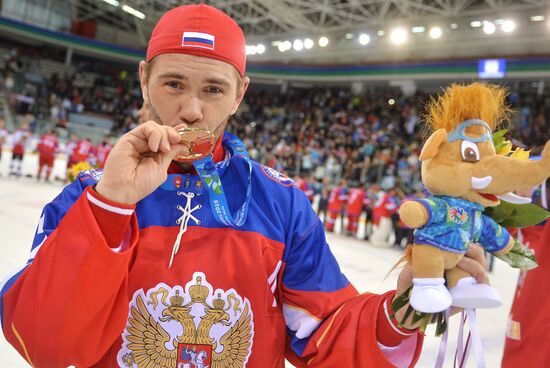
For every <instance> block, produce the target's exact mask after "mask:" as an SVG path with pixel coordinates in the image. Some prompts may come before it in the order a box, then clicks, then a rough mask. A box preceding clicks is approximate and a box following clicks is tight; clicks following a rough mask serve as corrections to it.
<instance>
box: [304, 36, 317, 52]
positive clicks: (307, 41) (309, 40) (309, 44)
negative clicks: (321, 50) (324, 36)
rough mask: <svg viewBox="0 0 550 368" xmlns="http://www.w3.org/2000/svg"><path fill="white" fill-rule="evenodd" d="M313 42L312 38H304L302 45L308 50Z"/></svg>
mask: <svg viewBox="0 0 550 368" xmlns="http://www.w3.org/2000/svg"><path fill="white" fill-rule="evenodd" d="M314 44H315V42H313V40H312V39H311V38H306V39H305V40H304V47H305V48H306V49H307V50H309V49H311V48H312V47H313V45H314Z"/></svg>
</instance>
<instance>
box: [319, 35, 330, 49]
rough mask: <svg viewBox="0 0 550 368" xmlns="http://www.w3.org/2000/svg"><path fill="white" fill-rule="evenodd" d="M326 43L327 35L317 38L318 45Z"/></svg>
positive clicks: (324, 45)
mask: <svg viewBox="0 0 550 368" xmlns="http://www.w3.org/2000/svg"><path fill="white" fill-rule="evenodd" d="M327 45H328V37H325V36H322V37H320V38H319V46H321V47H326V46H327Z"/></svg>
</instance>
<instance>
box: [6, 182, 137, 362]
mask: <svg viewBox="0 0 550 368" xmlns="http://www.w3.org/2000/svg"><path fill="white" fill-rule="evenodd" d="M94 183H95V180H94V179H92V178H91V177H90V176H89V175H88V176H87V177H86V176H83V174H80V176H79V178H77V180H76V181H75V182H74V183H72V184H71V185H69V186H68V187H67V188H65V190H64V191H63V192H62V193H61V194H60V195H59V196H58V197H57V198H56V199H54V200H53V201H52V202H51V203H49V204H48V205H47V206H46V207H45V208H44V211H43V213H42V217H41V219H40V223H39V225H38V230H37V232H36V235H35V239H34V242H33V248H32V252H31V255H30V257H29V260H28V262H27V263H26V264H25V265H24V266H23V267H22V268H21V269H20V270H19V272H16V273H14V274H12V275H11V276H9V277H8V278H6V279H5V283H2V284H0V291H1V294H0V295H1V299H0V302H1V303H0V311H1V312H2V328H3V332H4V335H5V337H6V340H8V341H9V342H10V343H11V344H12V345H13V346H14V347H15V348H16V349H17V351H18V352H19V353H20V354H21V355H22V356H23V357H24V358H25V359H26V360H27V361H28V363H29V364H30V365H32V366H35V367H67V366H69V365H76V366H79V367H90V366H92V365H94V364H95V363H97V362H98V360H99V359H101V357H102V356H103V355H104V354H105V352H106V351H107V350H108V349H109V347H110V346H111V345H112V344H113V342H114V341H115V340H116V339H117V338H118V337H119V336H120V332H121V331H122V329H123V328H124V326H125V324H126V320H127V318H128V292H127V282H128V281H127V279H128V269H129V267H130V266H129V265H130V262H131V259H132V254H133V252H134V247H135V244H136V243H137V238H138V232H137V228H138V225H137V219H136V217H135V214H133V210H132V209H131V208H118V210H119V211H118V213H115V212H112V210H111V211H108V210H106V209H105V207H107V208H114V206H115V205H114V204H111V205H110V206H109V204H108V203H105V202H101V199H102V198H101V197H100V196H99V195H98V194H97V193H95V191H93V190H91V189H90V188H86V187H87V186H89V185H91V184H94ZM91 197H93V198H91ZM97 203H100V204H99V205H98V204H97ZM101 203H103V205H101ZM119 207H120V206H119ZM105 224H107V225H105ZM111 225H112V226H111ZM128 225H130V226H128ZM130 229H135V230H133V231H130ZM119 230H121V232H120V231H119ZM121 234H122V235H121ZM125 235H127V236H128V238H127V240H126V241H124V242H121V239H122V238H123V237H124V236H125ZM116 239H118V240H116ZM117 241H118V245H125V247H126V248H127V250H126V251H120V252H118V251H116V250H115V249H113V248H114V246H113V245H111V243H112V242H115V243H116V242H117Z"/></svg>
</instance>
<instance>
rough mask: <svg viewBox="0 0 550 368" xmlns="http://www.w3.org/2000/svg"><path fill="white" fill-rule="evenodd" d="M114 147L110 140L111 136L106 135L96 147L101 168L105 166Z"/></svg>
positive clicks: (98, 163)
mask: <svg viewBox="0 0 550 368" xmlns="http://www.w3.org/2000/svg"><path fill="white" fill-rule="evenodd" d="M112 149H113V145H112V144H111V142H110V138H109V137H108V136H105V137H104V138H103V141H102V142H101V143H100V144H98V145H97V147H96V148H95V155H96V159H97V166H98V167H99V168H101V169H103V168H104V167H105V161H107V157H108V156H109V153H111V150H112Z"/></svg>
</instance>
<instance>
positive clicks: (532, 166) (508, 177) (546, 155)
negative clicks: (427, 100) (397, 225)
mask: <svg viewBox="0 0 550 368" xmlns="http://www.w3.org/2000/svg"><path fill="white" fill-rule="evenodd" d="M474 123H475V122H474ZM420 159H421V160H422V181H423V182H424V185H425V186H426V188H427V189H428V190H429V191H430V192H431V193H432V194H435V195H448V196H452V197H461V198H464V199H467V200H470V201H472V202H477V203H479V204H481V205H483V206H485V207H488V206H496V205H498V204H499V203H500V199H503V200H505V201H507V202H512V203H526V202H530V199H529V198H522V197H519V196H517V195H515V194H514V193H512V192H513V191H515V190H519V189H525V188H531V187H534V186H536V185H538V184H539V183H541V182H542V181H543V180H544V179H545V178H546V177H547V176H549V175H550V142H549V143H547V144H546V147H545V149H544V151H543V154H542V158H541V160H539V161H530V160H519V159H516V158H512V157H507V156H504V155H498V154H496V152H495V147H494V145H493V143H492V140H491V135H490V130H488V128H486V127H485V126H483V125H477V124H473V125H470V126H466V127H465V126H461V124H459V125H458V127H457V129H455V130H453V131H452V132H451V133H447V132H446V130H445V129H438V130H437V131H435V132H434V133H433V134H432V135H431V136H430V138H429V139H428V141H427V142H426V144H425V145H424V148H423V150H422V153H421V155H420Z"/></svg>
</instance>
